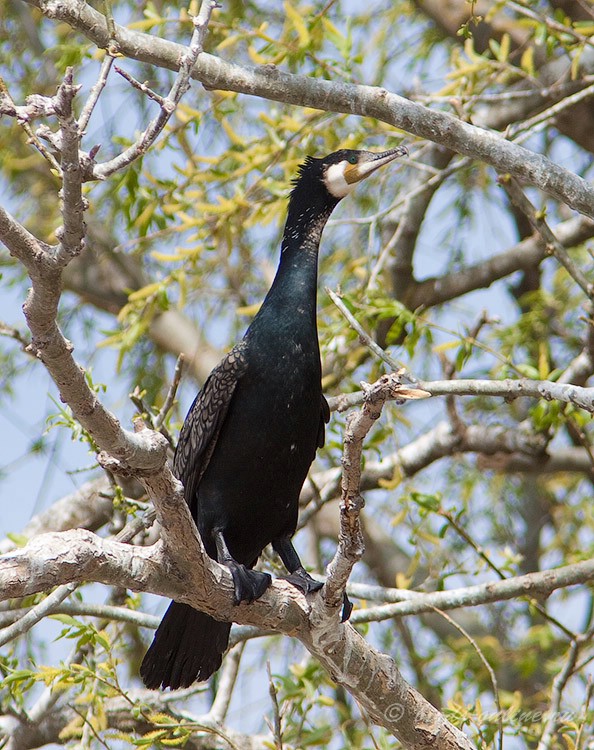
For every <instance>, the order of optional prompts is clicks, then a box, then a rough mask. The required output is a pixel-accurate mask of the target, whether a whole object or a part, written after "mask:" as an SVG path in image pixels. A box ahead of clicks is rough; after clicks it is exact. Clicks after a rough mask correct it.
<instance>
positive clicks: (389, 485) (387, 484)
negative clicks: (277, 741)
mask: <svg viewBox="0 0 594 750" xmlns="http://www.w3.org/2000/svg"><path fill="white" fill-rule="evenodd" d="M402 477H403V474H402V469H401V468H400V466H398V465H396V466H395V467H394V473H393V474H392V477H391V478H390V479H378V482H377V483H378V484H379V486H380V487H383V488H384V489H385V490H394V489H396V487H398V485H399V484H400V482H402ZM401 520H402V518H400V514H398V516H396V519H395V520H393V521H392V524H393V525H396V524H398V523H400V521H401Z"/></svg>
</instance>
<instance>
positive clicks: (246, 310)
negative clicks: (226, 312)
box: [235, 302, 262, 317]
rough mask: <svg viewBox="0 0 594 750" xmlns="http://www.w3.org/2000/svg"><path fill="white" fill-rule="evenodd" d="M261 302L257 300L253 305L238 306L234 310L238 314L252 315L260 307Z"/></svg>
mask: <svg viewBox="0 0 594 750" xmlns="http://www.w3.org/2000/svg"><path fill="white" fill-rule="evenodd" d="M261 304H262V303H261V302H257V303H256V304H255V305H245V306H244V307H238V308H237V310H236V311H235V312H236V313H237V314H238V315H249V316H250V317H252V316H253V315H255V314H256V313H257V312H258V310H259V309H260V306H261Z"/></svg>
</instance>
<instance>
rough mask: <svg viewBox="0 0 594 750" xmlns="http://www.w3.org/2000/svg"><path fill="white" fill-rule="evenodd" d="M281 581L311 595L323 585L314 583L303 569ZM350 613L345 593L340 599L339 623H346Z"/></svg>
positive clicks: (349, 601)
mask: <svg viewBox="0 0 594 750" xmlns="http://www.w3.org/2000/svg"><path fill="white" fill-rule="evenodd" d="M283 580H284V581H288V582H289V583H292V584H293V586H295V587H296V588H298V589H299V591H301V592H302V593H303V594H312V593H313V592H314V591H319V590H320V589H321V588H322V586H323V585H324V584H323V582H322V581H316V579H315V578H312V577H311V576H310V575H309V573H308V572H307V571H306V570H305V569H304V568H297V570H295V571H293V573H291V575H289V576H286V577H284V578H283ZM352 611H353V603H352V602H351V600H350V599H349V598H348V596H347V595H346V593H345V594H343V597H342V614H341V616H340V621H341V622H346V621H347V620H348V619H349V617H350V616H351V612H352Z"/></svg>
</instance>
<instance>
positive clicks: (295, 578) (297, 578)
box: [283, 568, 324, 594]
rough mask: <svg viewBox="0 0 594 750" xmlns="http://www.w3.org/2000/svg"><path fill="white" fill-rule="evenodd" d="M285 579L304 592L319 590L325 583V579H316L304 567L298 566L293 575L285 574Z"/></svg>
mask: <svg viewBox="0 0 594 750" xmlns="http://www.w3.org/2000/svg"><path fill="white" fill-rule="evenodd" d="M283 581H288V582H289V583H291V584H293V586H295V588H297V589H299V591H301V593H302V594H311V593H313V592H314V591H319V590H320V589H321V588H322V586H323V585H324V583H323V581H316V580H315V578H312V577H311V576H310V575H309V573H308V572H307V571H306V570H305V569H304V568H297V570H295V571H293V572H292V573H291V575H288V576H284V577H283Z"/></svg>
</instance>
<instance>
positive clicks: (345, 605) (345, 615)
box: [340, 592, 353, 622]
mask: <svg viewBox="0 0 594 750" xmlns="http://www.w3.org/2000/svg"><path fill="white" fill-rule="evenodd" d="M352 611H353V602H352V601H351V600H350V599H349V598H348V596H347V595H346V592H345V593H344V594H343V595H342V614H341V616H340V621H341V622H346V621H347V620H348V619H349V617H350V616H351V612H352Z"/></svg>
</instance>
